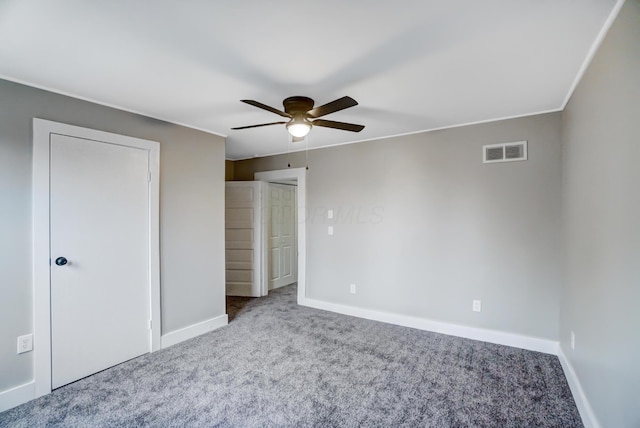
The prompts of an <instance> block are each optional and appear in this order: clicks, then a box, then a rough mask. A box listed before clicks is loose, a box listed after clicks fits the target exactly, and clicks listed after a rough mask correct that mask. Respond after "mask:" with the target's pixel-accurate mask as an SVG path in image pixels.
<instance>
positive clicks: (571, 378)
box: [558, 346, 601, 428]
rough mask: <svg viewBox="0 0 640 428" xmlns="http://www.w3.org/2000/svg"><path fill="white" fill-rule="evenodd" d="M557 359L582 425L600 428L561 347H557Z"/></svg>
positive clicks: (589, 427) (586, 427)
mask: <svg viewBox="0 0 640 428" xmlns="http://www.w3.org/2000/svg"><path fill="white" fill-rule="evenodd" d="M558 359H559V360H560V364H561V365H562V370H564V376H565V377H566V378H567V383H569V388H570V389H571V393H572V394H573V399H574V401H575V402H576V406H577V407H578V412H580V417H581V418H582V423H583V424H584V426H585V428H600V426H601V425H600V423H599V422H598V418H596V414H595V413H594V412H593V408H592V407H591V404H589V400H587V396H586V395H585V393H584V390H583V389H582V384H581V383H580V380H579V379H578V376H577V375H576V372H575V370H574V369H573V366H572V365H571V363H570V362H569V360H568V359H567V356H566V355H565V353H564V352H563V351H562V346H558Z"/></svg>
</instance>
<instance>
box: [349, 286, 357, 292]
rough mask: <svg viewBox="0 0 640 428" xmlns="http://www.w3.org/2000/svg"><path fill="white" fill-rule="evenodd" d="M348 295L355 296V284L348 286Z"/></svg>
mask: <svg viewBox="0 0 640 428" xmlns="http://www.w3.org/2000/svg"><path fill="white" fill-rule="evenodd" d="M349 293H351V294H356V285H355V284H349Z"/></svg>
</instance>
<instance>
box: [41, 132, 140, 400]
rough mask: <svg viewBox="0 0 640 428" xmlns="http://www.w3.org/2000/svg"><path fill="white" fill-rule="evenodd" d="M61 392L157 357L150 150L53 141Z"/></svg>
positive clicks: (55, 357)
mask: <svg viewBox="0 0 640 428" xmlns="http://www.w3.org/2000/svg"><path fill="white" fill-rule="evenodd" d="M50 153H51V155H50V156H51V158H50V166H51V169H50V183H51V184H50V201H51V202H50V203H51V207H50V223H51V240H50V242H51V244H50V245H51V249H50V251H51V252H50V254H51V358H52V360H51V361H52V367H51V369H52V387H53V388H57V387H60V386H62V385H65V384H67V383H70V382H73V381H75V380H78V379H80V378H83V377H85V376H88V375H90V374H93V373H96V372H98V371H100V370H103V369H105V368H108V367H111V366H113V365H115V364H118V363H121V362H123V361H126V360H129V359H131V358H134V357H137V356H139V355H141V354H144V353H146V352H149V351H150V345H151V341H150V325H149V319H150V280H149V271H150V248H149V218H150V213H149V210H150V193H149V192H150V190H149V151H148V150H144V149H138V148H132V147H126V146H121V145H116V144H110V143H104V142H100V141H94V140H87V139H82V138H76V137H71V136H64V135H52V136H51V152H50Z"/></svg>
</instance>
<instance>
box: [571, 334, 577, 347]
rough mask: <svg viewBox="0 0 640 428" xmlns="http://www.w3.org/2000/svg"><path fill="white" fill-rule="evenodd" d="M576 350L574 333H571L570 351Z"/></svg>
mask: <svg viewBox="0 0 640 428" xmlns="http://www.w3.org/2000/svg"><path fill="white" fill-rule="evenodd" d="M574 349H576V335H575V333H574V332H571V350H574Z"/></svg>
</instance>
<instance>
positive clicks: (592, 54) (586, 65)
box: [560, 0, 625, 110]
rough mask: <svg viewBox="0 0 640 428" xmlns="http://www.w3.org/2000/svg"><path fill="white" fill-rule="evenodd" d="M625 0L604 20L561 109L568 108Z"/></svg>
mask: <svg viewBox="0 0 640 428" xmlns="http://www.w3.org/2000/svg"><path fill="white" fill-rule="evenodd" d="M624 2H625V0H618V1H617V2H616V4H615V6H613V9H612V10H611V13H610V14H609V17H608V18H607V20H606V21H605V22H604V25H603V26H602V29H601V30H600V32H599V33H598V35H597V36H596V39H595V40H594V42H593V44H592V45H591V49H589V52H588V53H587V57H586V58H585V59H584V62H583V63H582V67H580V70H578V74H577V75H576V78H575V79H574V80H573V83H572V84H571V87H570V88H569V92H567V96H566V97H565V99H564V102H563V103H562V107H561V109H560V110H564V109H565V108H567V104H569V100H571V97H572V96H573V93H574V92H575V90H576V88H577V87H578V85H579V84H580V81H581V80H582V77H584V74H585V73H586V72H587V69H588V68H589V66H590V65H591V61H593V58H594V57H595V56H596V53H597V52H598V49H600V45H601V44H602V42H603V41H604V39H605V37H606V36H607V33H608V32H609V29H610V28H611V26H612V25H613V23H614V22H615V20H616V18H617V17H618V14H619V13H620V9H622V6H623V5H624Z"/></svg>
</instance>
